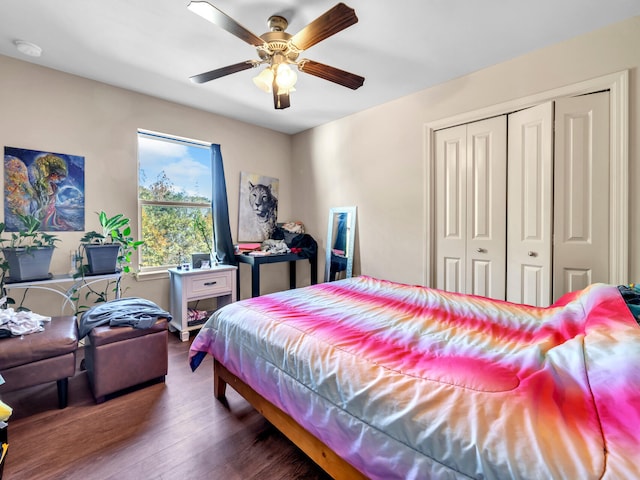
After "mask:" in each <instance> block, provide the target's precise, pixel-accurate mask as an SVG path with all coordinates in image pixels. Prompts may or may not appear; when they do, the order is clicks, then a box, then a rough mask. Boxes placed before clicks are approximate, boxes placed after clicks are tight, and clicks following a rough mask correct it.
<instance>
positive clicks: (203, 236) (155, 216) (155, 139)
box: [138, 130, 213, 271]
mask: <svg viewBox="0 0 640 480" xmlns="http://www.w3.org/2000/svg"><path fill="white" fill-rule="evenodd" d="M210 147H211V144H209V143H205V142H200V141H197V140H188V139H184V138H177V137H171V136H169V135H164V134H160V133H154V132H149V131H142V130H139V131H138V165H139V167H138V168H139V170H138V204H139V214H140V225H141V237H142V240H144V244H143V245H142V247H141V248H140V269H141V271H145V270H147V271H149V270H154V269H160V268H168V267H171V266H175V265H177V264H178V263H181V262H182V261H188V260H189V259H190V258H191V254H192V253H207V252H209V253H210V252H211V250H212V248H213V221H212V217H211V200H212V179H211V149H210Z"/></svg>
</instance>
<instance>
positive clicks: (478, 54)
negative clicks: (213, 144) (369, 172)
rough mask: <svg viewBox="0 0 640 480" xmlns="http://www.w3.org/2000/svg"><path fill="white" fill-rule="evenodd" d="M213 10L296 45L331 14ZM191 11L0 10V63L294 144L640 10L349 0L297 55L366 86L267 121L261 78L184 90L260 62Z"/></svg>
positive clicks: (289, 1)
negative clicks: (300, 136) (149, 99)
mask: <svg viewBox="0 0 640 480" xmlns="http://www.w3.org/2000/svg"><path fill="white" fill-rule="evenodd" d="M209 1H210V3H211V4H212V5H215V6H216V7H217V8H219V9H220V10H222V11H223V12H225V13H226V14H228V15H229V16H231V17H232V18H234V19H236V20H237V21H238V22H239V23H240V24H241V25H243V26H244V27H246V28H247V29H249V30H251V31H252V32H253V33H255V34H256V35H262V34H263V33H265V32H266V31H268V27H267V23H266V22H267V19H268V17H269V16H270V15H272V14H281V15H283V16H285V17H286V18H288V19H289V27H288V28H287V32H289V33H291V34H295V33H296V32H298V31H299V30H301V29H302V28H303V27H304V26H305V25H306V24H308V23H309V22H311V21H312V20H314V19H315V18H317V17H318V16H320V15H321V14H322V13H324V12H325V11H327V10H328V9H330V8H331V7H332V6H333V5H335V4H336V3H337V1H336V0H307V1H305V2H304V3H301V2H296V1H295V0H267V1H259V0H209ZM188 3H189V1H188V0H102V1H98V0H1V1H0V54H3V55H7V56H10V57H15V58H19V59H21V60H25V61H28V62H33V63H36V64H39V65H43V66H46V67H50V68H53V69H56V70H61V71H64V72H68V73H72V74H75V75H79V76H82V77H86V78H90V79H94V80H98V81H101V82H104V83H107V84H110V85H115V86H118V87H123V88H127V89H129V90H133V91H137V92H142V93H146V94H149V95H152V96H155V97H160V98H164V99H167V100H171V101H174V102H178V103H181V104H185V105H189V106H193V107H197V108H200V109H203V110H207V111H211V112H214V113H218V114H221V115H224V116H227V117H232V118H236V119H238V120H242V121H245V122H249V123H252V124H256V125H260V126H264V127H267V128H271V129H274V130H277V131H281V132H285V133H297V132H300V131H303V130H306V129H308V128H311V127H314V126H317V125H321V124H324V123H326V122H329V121H331V120H335V119H338V118H341V117H344V116H347V115H350V114H352V113H354V112H358V111H361V110H364V109H367V108H370V107H373V106H376V105H379V104H382V103H385V102H388V101H390V100H393V99H396V98H400V97H403V96H405V95H408V94H411V93H414V92H417V91H420V90H423V89H425V88H428V87H430V86H432V85H436V84H438V83H442V82H445V81H447V80H449V79H452V78H455V77H459V76H462V75H465V74H467V73H470V72H473V71H477V70H479V69H482V68H484V67H487V66H490V65H494V64H497V63H500V62H503V61H505V60H508V59H510V58H513V57H517V56H519V55H522V54H524V53H527V52H530V51H533V50H536V49H539V48H541V47H544V46H547V45H551V44H553V43H557V42H560V41H563V40H566V39H568V38H571V37H574V36H576V35H580V34H582V33H586V32H589V31H592V30H595V29H598V28H600V27H603V26H606V25H609V24H612V23H615V22H617V21H620V20H623V19H625V18H628V17H632V16H635V15H640V0H606V1H605V0H533V1H525V0H398V1H395V2H389V1H382V0H346V1H345V3H346V4H347V5H349V6H350V7H352V8H354V9H355V11H356V15H357V16H358V18H359V22H358V23H357V24H355V25H353V26H351V27H349V28H347V29H346V30H343V31H342V32H339V33H338V34H336V35H334V36H332V37H330V38H328V39H326V40H324V41H323V42H321V43H319V44H317V45H315V46H313V47H311V48H310V49H309V50H307V51H305V52H304V54H303V56H304V57H307V58H310V59H312V60H315V61H318V62H321V63H326V64H329V65H331V66H334V67H338V68H340V69H343V70H347V71H350V72H352V73H356V74H358V75H361V76H364V77H365V78H366V80H365V83H364V86H363V87H361V88H360V89H358V90H355V91H354V90H350V89H348V88H345V87H342V86H340V85H336V84H334V83H331V82H328V81H326V80H322V79H319V78H317V77H313V76H311V75H307V74H304V73H299V75H298V83H297V85H296V90H297V91H296V92H293V93H292V94H291V107H290V108H288V109H286V110H274V108H273V100H272V97H271V95H270V94H266V93H264V92H262V91H260V90H258V89H257V88H256V87H255V86H254V85H253V82H252V81H251V79H252V77H253V76H255V75H256V74H257V73H258V71H257V70H253V69H252V70H246V71H244V72H239V73H236V74H233V75H229V76H227V77H224V78H220V79H217V80H213V81H211V82H208V83H205V84H202V85H197V84H194V83H191V82H190V81H189V77H190V76H192V75H196V74H199V73H202V72H206V71H209V70H213V69H215V68H219V67H223V66H226V65H230V64H234V63H238V62H241V61H244V60H250V59H257V55H256V52H255V49H254V48H253V47H252V46H250V45H248V44H247V43H244V42H243V41H241V40H240V39H238V38H237V37H235V36H233V35H231V34H230V33H228V32H226V31H224V30H223V29H221V28H219V27H217V26H215V25H213V24H211V23H209V22H207V21H206V20H204V19H202V18H201V17H199V16H197V15H195V14H194V13H192V12H190V11H189V10H187V8H186V6H187V4H188ZM300 3H301V4H300ZM17 39H20V40H26V41H29V42H33V43H35V44H37V45H39V46H40V47H42V49H43V53H42V56H41V57H39V58H33V57H27V56H25V55H23V54H21V53H20V52H18V51H17V50H16V49H15V46H14V44H13V41H14V40H17ZM630 48H637V46H636V47H630ZM567 61H571V59H567ZM0 74H1V72H0Z"/></svg>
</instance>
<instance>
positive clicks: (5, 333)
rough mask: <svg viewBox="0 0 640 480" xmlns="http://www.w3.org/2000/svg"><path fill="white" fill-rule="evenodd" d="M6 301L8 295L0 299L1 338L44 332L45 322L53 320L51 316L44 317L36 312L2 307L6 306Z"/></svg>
mask: <svg viewBox="0 0 640 480" xmlns="http://www.w3.org/2000/svg"><path fill="white" fill-rule="evenodd" d="M6 301H7V299H6V297H3V298H2V299H0V338H6V337H19V336H21V335H27V334H29V333H36V332H42V331H43V330H44V322H50V321H51V317H44V316H42V315H39V314H37V313H35V312H29V311H15V310H14V309H13V308H2V307H4V306H5V304H6Z"/></svg>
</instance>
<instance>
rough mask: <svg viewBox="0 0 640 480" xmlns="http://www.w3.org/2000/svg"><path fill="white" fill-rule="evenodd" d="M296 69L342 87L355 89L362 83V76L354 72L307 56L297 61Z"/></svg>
mask: <svg viewBox="0 0 640 480" xmlns="http://www.w3.org/2000/svg"><path fill="white" fill-rule="evenodd" d="M298 70H300V71H301V72H304V73H308V74H309V75H314V76H316V77H319V78H322V79H324V80H329V81H330V82H333V83H337V84H338V85H342V86H343V87H347V88H350V89H352V90H356V89H358V88H360V87H361V86H362V84H363V83H364V77H361V76H360V75H356V74H355V73H349V72H345V71H344V70H340V69H339V68H336V67H331V66H329V65H325V64H324V63H318V62H314V61H313V60H309V59H308V58H304V59H302V60H300V62H298Z"/></svg>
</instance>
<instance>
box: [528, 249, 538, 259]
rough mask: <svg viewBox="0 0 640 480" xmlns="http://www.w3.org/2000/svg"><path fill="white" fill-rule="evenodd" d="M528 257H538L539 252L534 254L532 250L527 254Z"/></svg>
mask: <svg viewBox="0 0 640 480" xmlns="http://www.w3.org/2000/svg"><path fill="white" fill-rule="evenodd" d="M527 255H529V256H530V257H537V256H538V252H532V251H531V250H529V251H528V252H527Z"/></svg>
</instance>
